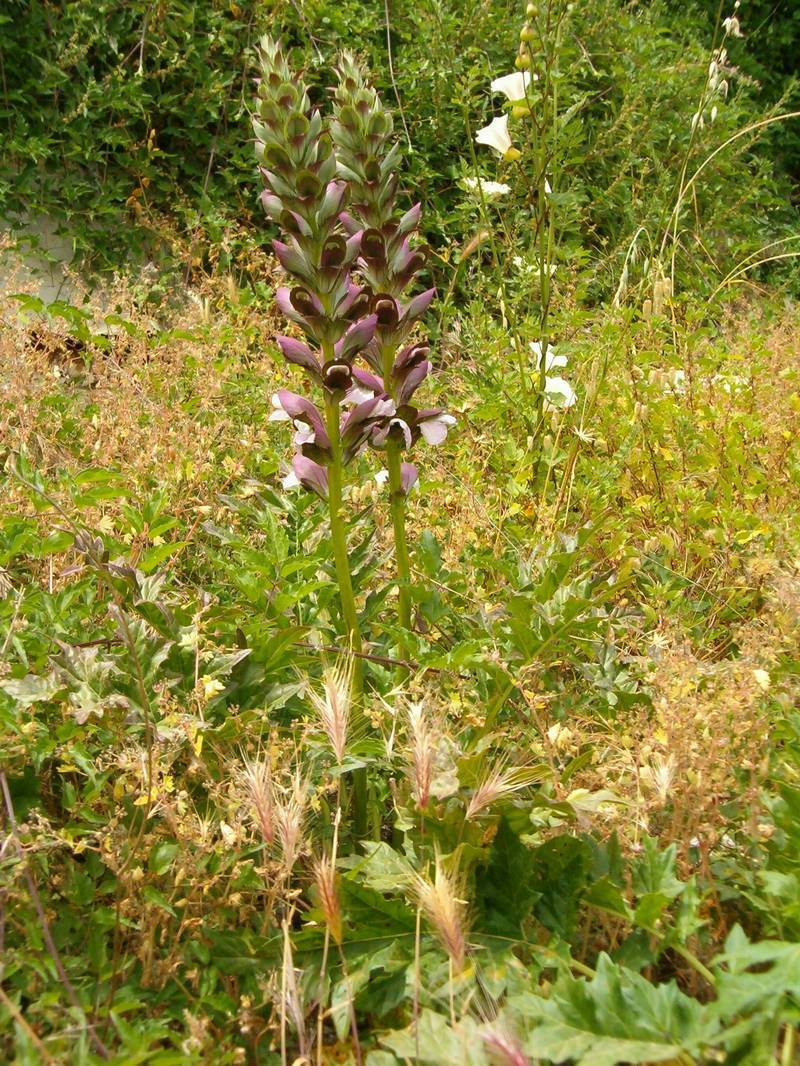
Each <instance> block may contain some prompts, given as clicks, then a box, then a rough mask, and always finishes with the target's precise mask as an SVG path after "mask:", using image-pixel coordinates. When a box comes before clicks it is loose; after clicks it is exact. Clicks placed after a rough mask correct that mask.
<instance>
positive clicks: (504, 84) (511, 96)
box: [492, 70, 537, 101]
mask: <svg viewBox="0 0 800 1066" xmlns="http://www.w3.org/2000/svg"><path fill="white" fill-rule="evenodd" d="M536 79H537V75H536V74H534V75H533V80H534V81H536ZM530 80H531V75H530V71H527V70H520V71H515V72H514V73H513V74H506V75H505V77H502V78H495V79H494V81H493V82H492V92H493V93H502V94H503V96H505V97H506V99H507V100H512V101H513V100H524V99H525V94H526V93H527V91H528V85H529V84H530Z"/></svg>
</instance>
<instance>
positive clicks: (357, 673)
mask: <svg viewBox="0 0 800 1066" xmlns="http://www.w3.org/2000/svg"><path fill="white" fill-rule="evenodd" d="M340 406H341V401H340V399H339V397H337V396H335V395H331V394H330V393H326V395H325V421H326V428H327V430H328V437H329V438H330V442H331V451H332V453H333V461H332V462H331V463H330V464H329V465H328V511H329V513H330V524H331V546H332V548H333V559H334V563H335V565H336V578H337V580H338V582H339V599H340V602H341V607H342V621H343V622H344V628H345V633H346V634H347V638H348V641H349V644H350V648H349V650H350V651H351V652H354V653H355V655H354V657H353V688H352V700H353V704H354V707H355V709H356V713H359V712H360V710H361V705H362V703H363V695H364V661H363V659H362V658H361V657H360V652H361V651H362V648H363V644H362V640H361V630H360V628H359V625H358V612H357V611H356V598H355V595H354V593H353V579H352V577H351V575H350V560H349V558H348V555H347V540H346V536H345V524H344V518H343V516H342V468H343V464H342V440H341V433H340V430H339V414H340V410H339V409H340ZM352 798H353V833H354V835H355V837H356V839H358V840H360V839H363V837H364V836H365V835H366V832H367V771H366V769H365V768H364V767H361V768H360V769H358V770H354V771H353V789H352Z"/></svg>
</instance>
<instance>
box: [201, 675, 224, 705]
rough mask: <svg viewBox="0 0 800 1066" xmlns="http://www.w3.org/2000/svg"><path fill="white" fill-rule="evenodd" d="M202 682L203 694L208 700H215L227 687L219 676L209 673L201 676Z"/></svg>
mask: <svg viewBox="0 0 800 1066" xmlns="http://www.w3.org/2000/svg"><path fill="white" fill-rule="evenodd" d="M200 684H201V685H202V686H203V695H204V696H205V698H206V699H207V700H213V698H214V697H215V696H218V695H219V694H220V692H222V691H223V689H224V688H225V686H224V685H223V683H222V682H221V681H220V679H219V678H218V677H209V676H208V675H207V674H205V675H204V676H203V677H201V678H200Z"/></svg>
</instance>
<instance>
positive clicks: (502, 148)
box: [475, 115, 511, 158]
mask: <svg viewBox="0 0 800 1066" xmlns="http://www.w3.org/2000/svg"><path fill="white" fill-rule="evenodd" d="M475 140H476V141H477V143H478V144H486V145H488V146H489V148H492V149H493V150H494V151H495V152H497V154H498V155H499V156H500V157H501V158H502V157H503V156H504V155H505V154H506V152H507V151H508V150H509V148H511V136H510V134H509V132H508V115H501V116H500V117H499V118H493V119H492V121H491V122H490V123H489V125H488V126H484V127H483V129H482V130H478V132H477V133H476V134H475Z"/></svg>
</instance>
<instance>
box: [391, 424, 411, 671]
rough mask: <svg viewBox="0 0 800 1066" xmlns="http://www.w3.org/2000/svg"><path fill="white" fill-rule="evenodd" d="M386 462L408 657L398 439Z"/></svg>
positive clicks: (407, 573)
mask: <svg viewBox="0 0 800 1066" xmlns="http://www.w3.org/2000/svg"><path fill="white" fill-rule="evenodd" d="M386 466H387V468H388V470H389V496H390V506H391V512H392V527H393V529H394V552H395V563H396V566H397V591H398V615H399V619H400V625H401V626H402V628H403V630H404V631H405V632H404V634H403V637H402V652H403V657H404V658H407V657H408V645H407V639H406V634H407V633H409V632H410V631H411V560H410V558H409V554H408V539H407V537H406V497H405V493H404V492H403V484H402V480H401V477H402V475H401V458H400V448H399V447H398V445H397V444H396V443H395V442H394V441H389V442H388V444H387V446H386Z"/></svg>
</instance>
